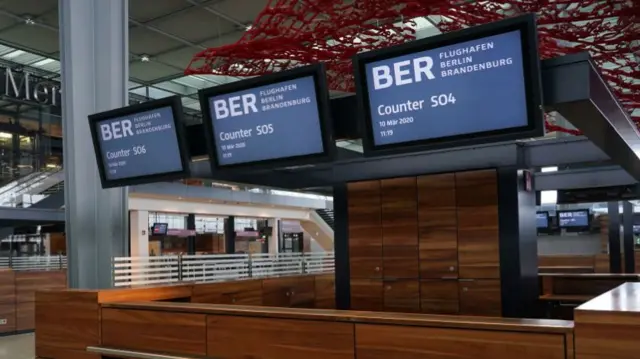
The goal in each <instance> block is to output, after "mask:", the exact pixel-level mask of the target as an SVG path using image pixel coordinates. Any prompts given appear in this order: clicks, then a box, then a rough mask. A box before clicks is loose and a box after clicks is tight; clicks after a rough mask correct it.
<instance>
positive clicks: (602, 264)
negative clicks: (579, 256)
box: [595, 253, 611, 273]
mask: <svg viewBox="0 0 640 359" xmlns="http://www.w3.org/2000/svg"><path fill="white" fill-rule="evenodd" d="M595 262H596V264H595V272H596V273H610V272H611V266H610V264H609V255H608V254H604V253H601V254H596V260H595Z"/></svg>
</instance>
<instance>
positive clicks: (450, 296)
mask: <svg viewBox="0 0 640 359" xmlns="http://www.w3.org/2000/svg"><path fill="white" fill-rule="evenodd" d="M420 310H421V311H422V312H423V313H427V314H458V312H459V311H460V295H459V289H458V281H457V280H441V279H429V280H421V281H420Z"/></svg>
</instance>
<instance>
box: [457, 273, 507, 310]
mask: <svg viewBox="0 0 640 359" xmlns="http://www.w3.org/2000/svg"><path fill="white" fill-rule="evenodd" d="M458 285H459V287H460V291H459V293H460V314H462V315H480V316H496V317H499V316H502V300H501V288H500V280H498V279H465V280H461V281H460V282H459V283H458Z"/></svg>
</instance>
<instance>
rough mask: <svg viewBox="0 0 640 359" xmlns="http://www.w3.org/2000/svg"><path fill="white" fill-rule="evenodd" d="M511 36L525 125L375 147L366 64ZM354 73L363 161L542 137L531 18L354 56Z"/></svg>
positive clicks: (535, 42)
mask: <svg viewBox="0 0 640 359" xmlns="http://www.w3.org/2000/svg"><path fill="white" fill-rule="evenodd" d="M516 30H517V31H520V40H521V43H522V59H523V71H524V86H525V96H526V99H525V101H526V106H527V125H525V126H520V127H511V128H507V129H500V130H492V131H482V132H474V133H469V134H462V135H455V136H446V137H438V138H431V139H424V140H415V141H409V142H399V143H391V144H386V145H375V139H374V136H373V131H374V129H373V124H372V119H371V112H370V102H369V91H368V86H367V76H366V65H367V64H369V63H371V62H377V61H380V60H388V59H391V58H394V57H399V56H403V55H409V54H412V53H416V52H421V51H426V50H433V49H437V48H441V47H444V46H449V45H455V44H457V43H462V42H467V41H472V40H477V39H481V38H485V37H488V36H494V35H500V34H504V33H507V32H511V31H516ZM353 68H354V72H355V87H356V97H357V101H358V112H359V116H358V117H359V122H360V126H362V127H361V128H363V129H364V131H365V132H364V134H363V136H362V137H363V138H362V146H363V149H364V155H365V156H371V155H387V154H389V155H391V154H403V153H407V152H419V151H428V150H434V149H442V148H451V147H460V146H471V145H479V144H486V143H492V142H502V141H513V140H518V139H523V138H530V137H540V136H543V135H544V117H543V110H542V109H543V107H542V99H543V97H542V80H541V69H540V57H539V51H538V35H537V28H536V22H535V15H534V14H526V15H522V16H518V17H514V18H510V19H506V20H501V21H498V22H494V23H490V24H486V25H480V26H475V27H472V28H468V29H464V30H460V31H456V32H451V33H446V34H442V35H438V36H433V37H428V38H425V39H421V40H416V41H412V42H408V43H405V44H401V45H397V46H393V47H389V48H385V49H380V50H375V51H369V52H365V53H362V54H358V55H356V56H355V57H354V58H353Z"/></svg>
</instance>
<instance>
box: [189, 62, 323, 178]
mask: <svg viewBox="0 0 640 359" xmlns="http://www.w3.org/2000/svg"><path fill="white" fill-rule="evenodd" d="M324 76H325V75H324V71H323V69H322V67H321V66H310V67H306V68H301V69H297V70H293V71H286V72H282V73H278V74H275V75H270V76H263V77H260V78H255V79H250V80H246V81H240V82H236V83H232V84H229V85H223V86H218V87H214V88H211V89H207V90H204V91H202V92H201V104H202V107H203V112H204V113H205V122H206V127H207V132H208V133H207V137H209V140H210V147H211V149H212V151H211V152H212V157H213V158H212V159H213V160H214V161H215V162H216V164H217V165H218V166H230V165H238V164H248V163H252V164H255V163H256V162H264V161H280V160H283V159H284V160H291V159H294V158H306V157H308V156H321V155H325V154H326V153H327V151H328V147H329V145H328V138H329V137H330V131H328V126H327V123H328V110H327V104H328V93H327V90H326V87H325V85H324V82H325V81H324Z"/></svg>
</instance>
